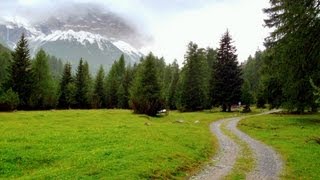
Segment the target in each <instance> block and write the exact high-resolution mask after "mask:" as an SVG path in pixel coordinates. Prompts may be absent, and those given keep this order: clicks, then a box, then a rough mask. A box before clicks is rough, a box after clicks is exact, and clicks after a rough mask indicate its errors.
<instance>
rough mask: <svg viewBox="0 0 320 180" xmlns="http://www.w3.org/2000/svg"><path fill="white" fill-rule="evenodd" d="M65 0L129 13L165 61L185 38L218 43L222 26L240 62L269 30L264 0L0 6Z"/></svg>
mask: <svg viewBox="0 0 320 180" xmlns="http://www.w3.org/2000/svg"><path fill="white" fill-rule="evenodd" d="M70 2H95V3H99V4H101V5H103V6H104V7H106V8H107V9H110V10H111V11H115V12H117V13H119V14H121V15H123V16H124V17H126V18H129V19H130V21H132V22H133V23H134V24H136V25H137V26H138V28H139V29H141V30H142V31H143V33H146V34H148V35H151V36H152V37H153V39H154V41H153V42H150V43H148V45H147V46H146V47H144V48H142V49H141V51H142V52H144V53H147V52H149V51H152V52H154V53H155V54H156V55H158V56H163V57H165V59H166V60H167V62H172V61H173V59H178V61H179V62H180V63H181V62H183V60H184V54H185V52H186V47H187V44H188V42H190V41H193V42H195V43H197V44H198V45H199V46H200V47H207V46H210V47H213V48H217V47H218V46H219V40H220V38H221V35H222V34H223V33H224V32H225V31H226V30H227V29H229V31H230V33H231V35H232V37H233V40H234V44H235V45H236V47H237V49H238V51H237V52H238V56H239V58H238V59H239V61H241V62H242V61H243V60H245V59H247V57H248V56H249V55H250V54H254V52H255V51H256V50H257V49H258V48H260V49H264V47H263V41H264V38H265V37H267V36H268V32H269V30H268V29H266V28H264V27H263V19H264V18H265V15H264V14H263V12H262V9H263V8H266V7H268V0H7V1H6V0H0V11H2V14H3V13H7V14H8V13H11V15H12V14H16V13H17V14H18V13H19V12H21V11H24V12H27V13H33V12H38V13H40V14H42V15H38V17H42V16H44V15H45V14H47V15H48V14H50V10H53V9H56V8H58V7H60V6H65V5H67V4H70Z"/></svg>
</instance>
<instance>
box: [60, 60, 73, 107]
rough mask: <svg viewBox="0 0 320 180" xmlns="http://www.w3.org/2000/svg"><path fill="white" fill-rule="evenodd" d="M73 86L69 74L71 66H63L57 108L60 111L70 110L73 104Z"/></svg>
mask: <svg viewBox="0 0 320 180" xmlns="http://www.w3.org/2000/svg"><path fill="white" fill-rule="evenodd" d="M74 89H75V85H74V84H73V78H72V74H71V64H70V63H66V64H65V65H64V70H63V75H62V78H61V81H60V95H59V100H58V107H59V108H62V109H67V108H71V107H72V106H73V104H74V103H75V91H74Z"/></svg>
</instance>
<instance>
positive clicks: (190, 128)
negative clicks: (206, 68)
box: [0, 110, 235, 179]
mask: <svg viewBox="0 0 320 180" xmlns="http://www.w3.org/2000/svg"><path fill="white" fill-rule="evenodd" d="M234 115H235V114H232V113H231V114H230V113H219V112H214V113H212V112H198V113H178V112H170V114H169V115H168V116H165V117H162V118H149V117H147V116H143V115H135V114H132V112H131V111H127V110H65V111H34V112H24V111H19V112H13V113H0V132H1V133H0V178H31V177H32V178H41V179H42V178H43V179H45V178H58V179H74V178H75V179H77V178H80V177H81V178H106V179H142V178H148V179H149V178H151V179H154V178H179V177H186V176H188V174H189V173H191V172H192V171H194V170H196V169H197V168H199V166H200V165H202V164H203V163H204V162H206V161H207V160H209V157H210V156H211V155H212V154H213V153H214V151H215V148H214V147H216V146H217V144H216V142H215V139H214V137H212V135H211V133H210V131H209V127H208V125H209V123H210V122H212V121H214V120H217V119H221V118H224V117H228V116H234ZM176 121H179V122H176ZM181 122H182V123H181Z"/></svg>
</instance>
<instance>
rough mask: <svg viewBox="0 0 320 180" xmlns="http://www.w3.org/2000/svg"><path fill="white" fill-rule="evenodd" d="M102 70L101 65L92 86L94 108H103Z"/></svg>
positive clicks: (104, 96)
mask: <svg viewBox="0 0 320 180" xmlns="http://www.w3.org/2000/svg"><path fill="white" fill-rule="evenodd" d="M104 76H105V75H104V69H103V66H102V65H101V66H100V68H99V71H98V73H97V75H96V80H95V85H94V95H93V96H94V97H93V102H94V106H95V107H96V108H102V107H105V105H106V103H105V98H106V95H105V89H104Z"/></svg>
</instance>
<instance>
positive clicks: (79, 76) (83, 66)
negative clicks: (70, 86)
mask: <svg viewBox="0 0 320 180" xmlns="http://www.w3.org/2000/svg"><path fill="white" fill-rule="evenodd" d="M75 86H76V96H75V100H76V107H77V108H80V109H86V108H89V107H90V75H89V65H88V63H87V62H83V59H82V58H81V59H80V62H79V65H78V69H77V73H76V79H75Z"/></svg>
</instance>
